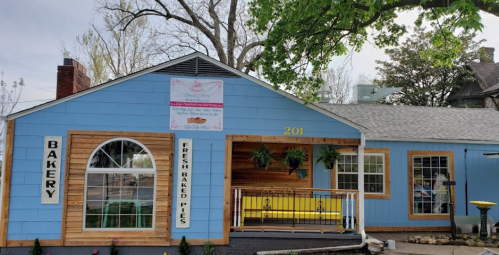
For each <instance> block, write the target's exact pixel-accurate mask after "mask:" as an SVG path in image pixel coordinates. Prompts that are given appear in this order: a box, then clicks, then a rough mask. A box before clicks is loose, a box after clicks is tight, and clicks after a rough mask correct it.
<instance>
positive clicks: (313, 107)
mask: <svg viewBox="0 0 499 255" xmlns="http://www.w3.org/2000/svg"><path fill="white" fill-rule="evenodd" d="M196 57H199V58H202V59H203V60H206V61H208V62H210V63H212V64H214V65H216V66H218V67H220V68H223V69H225V70H227V71H229V72H232V73H235V74H237V75H239V76H241V77H243V78H245V79H248V80H250V81H252V82H254V83H256V84H259V85H261V86H263V87H265V88H267V89H270V90H272V91H273V92H276V93H278V94H280V95H282V96H285V97H287V98H289V99H291V100H293V101H295V102H298V103H300V104H304V103H305V101H303V100H301V99H300V98H298V97H296V96H294V95H291V94H289V93H287V92H285V91H283V90H281V89H279V90H275V89H274V87H273V86H272V85H270V84H268V83H266V82H264V81H261V80H259V79H257V78H255V77H253V76H250V75H248V74H245V73H243V72H241V71H239V70H237V69H234V68H232V67H229V66H227V65H224V64H222V63H221V62H220V61H218V60H215V59H212V58H210V57H208V56H206V55H204V54H202V53H199V52H196V53H193V54H190V55H187V56H184V57H180V58H178V59H175V60H171V61H168V62H165V63H163V64H160V65H157V66H154V67H151V68H148V69H144V70H142V71H139V72H136V73H133V74H130V75H127V76H124V77H123V78H119V79H115V80H113V81H110V82H107V83H103V84H101V85H98V86H95V87H92V88H89V89H87V90H84V91H82V92H79V93H76V94H73V95H70V96H67V97H64V98H61V99H58V100H54V101H52V102H49V103H46V104H43V105H40V106H35V107H33V108H31V109H29V110H25V111H22V112H19V113H14V114H11V115H9V116H7V119H8V120H12V119H16V118H19V117H22V116H25V115H28V114H30V113H33V112H37V111H40V110H43V109H45V108H48V107H51V106H54V105H57V104H60V103H63V102H66V101H69V100H71V99H74V98H78V97H81V96H84V95H87V94H90V93H92V92H95V91H97V90H101V89H104V88H107V87H109V86H113V85H115V84H118V83H121V82H124V81H127V80H130V79H133V78H136V77H139V76H141V75H144V74H148V73H151V72H154V71H157V70H160V69H163V68H166V67H169V66H172V65H176V64H178V63H181V62H184V61H187V60H190V59H193V58H196ZM179 76H184V75H179ZM305 106H306V107H308V108H310V109H313V110H315V111H317V112H320V113H322V114H324V115H326V116H329V117H331V118H333V119H335V120H338V121H340V122H342V123H344V124H346V125H349V126H351V127H354V128H356V129H358V130H359V131H363V130H366V128H365V127H363V126H361V125H359V124H356V123H354V122H351V121H349V120H347V119H344V118H342V117H340V116H338V115H336V114H333V113H331V112H329V111H326V110H324V109H322V108H320V107H317V106H315V105H313V104H307V105H305Z"/></svg>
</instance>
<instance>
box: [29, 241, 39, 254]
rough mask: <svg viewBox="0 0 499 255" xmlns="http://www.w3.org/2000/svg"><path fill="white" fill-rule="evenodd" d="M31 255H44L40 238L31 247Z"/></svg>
mask: <svg viewBox="0 0 499 255" xmlns="http://www.w3.org/2000/svg"><path fill="white" fill-rule="evenodd" d="M29 254H31V255H42V246H40V241H38V238H37V239H35V243H34V244H33V247H31V250H30V251H29Z"/></svg>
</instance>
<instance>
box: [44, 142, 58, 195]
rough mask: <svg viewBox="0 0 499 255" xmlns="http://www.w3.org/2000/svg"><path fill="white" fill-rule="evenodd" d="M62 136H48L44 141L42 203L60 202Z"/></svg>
mask: <svg viewBox="0 0 499 255" xmlns="http://www.w3.org/2000/svg"><path fill="white" fill-rule="evenodd" d="M61 148H62V137H60V136H46V137H45V140H44V143H43V172H42V174H43V177H42V204H59V190H60V186H61V182H60V181H61V156H62V155H61Z"/></svg>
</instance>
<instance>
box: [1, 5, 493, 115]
mask: <svg viewBox="0 0 499 255" xmlns="http://www.w3.org/2000/svg"><path fill="white" fill-rule="evenodd" d="M94 13H96V11H95V10H94V2H93V1H91V0H50V1H33V0H0V71H3V72H4V76H3V80H4V81H5V82H7V84H8V85H11V84H12V82H14V81H19V78H20V77H22V78H23V79H24V82H25V84H26V86H25V88H24V90H23V92H22V95H21V99H20V102H19V104H18V105H17V107H16V109H15V111H20V110H23V109H26V108H30V107H33V106H35V105H38V104H41V103H44V102H47V101H50V100H53V99H55V92H56V78H57V66H58V65H61V64H62V62H63V56H62V53H61V48H62V44H63V43H64V44H65V45H66V46H67V47H68V48H71V46H72V45H73V44H74V42H75V41H76V36H78V35H81V34H83V33H84V32H85V31H87V30H88V29H89V28H90V23H91V22H92V20H95V21H97V22H98V21H99V20H100V16H99V15H98V14H94ZM415 18H416V13H415V12H412V13H403V14H401V15H399V18H398V21H399V22H403V23H406V24H412V22H413V21H414V19H415ZM482 19H483V22H484V25H485V29H484V30H483V33H479V34H478V37H477V39H482V38H484V39H486V40H487V42H486V43H484V44H483V46H486V47H495V48H496V49H497V50H496V52H495V56H496V57H495V61H496V62H497V61H499V33H497V31H499V30H498V29H497V24H498V22H499V17H495V16H493V15H490V14H483V15H482ZM375 60H389V58H388V57H387V56H386V55H385V54H384V51H383V49H379V48H377V47H375V46H373V45H372V44H370V43H366V44H365V45H364V47H363V48H362V51H361V52H360V53H355V54H354V55H353V58H352V61H351V63H350V68H351V75H352V77H357V76H358V75H359V74H364V75H367V76H369V77H370V78H375V77H376V70H375V67H376V63H375ZM343 61H344V57H339V58H336V59H334V60H333V61H332V63H331V65H330V66H331V67H336V66H339V65H341V64H342V63H343Z"/></svg>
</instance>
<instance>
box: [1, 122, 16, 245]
mask: <svg viewBox="0 0 499 255" xmlns="http://www.w3.org/2000/svg"><path fill="white" fill-rule="evenodd" d="M2 119H3V122H4V132H3V134H2V135H3V153H2V154H3V155H2V170H1V175H2V176H1V177H0V218H1V219H3V214H4V213H5V212H4V209H3V206H2V203H3V185H5V181H4V180H5V161H6V159H7V158H6V153H5V152H6V151H7V148H6V146H7V124H8V122H7V119H6V118H5V117H3V116H2ZM12 146H14V145H12ZM12 149H14V148H12ZM0 238H4V237H3V236H0Z"/></svg>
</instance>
